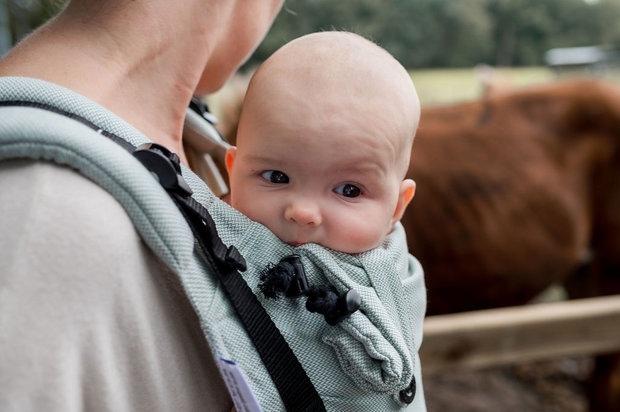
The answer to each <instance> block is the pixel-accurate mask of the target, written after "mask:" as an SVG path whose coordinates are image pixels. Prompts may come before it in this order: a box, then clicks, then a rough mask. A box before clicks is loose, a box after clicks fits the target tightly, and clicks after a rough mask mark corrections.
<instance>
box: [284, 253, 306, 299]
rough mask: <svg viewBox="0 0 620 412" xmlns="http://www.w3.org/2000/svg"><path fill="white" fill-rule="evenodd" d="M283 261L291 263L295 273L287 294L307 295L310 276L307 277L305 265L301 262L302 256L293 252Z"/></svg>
mask: <svg viewBox="0 0 620 412" xmlns="http://www.w3.org/2000/svg"><path fill="white" fill-rule="evenodd" d="M282 262H286V263H288V264H289V265H291V266H292V269H293V273H294V276H293V279H291V285H290V286H289V288H288V290H287V291H286V295H287V296H291V297H297V296H301V295H305V294H306V293H307V292H308V278H307V277H306V271H305V270H304V265H303V264H302V263H301V257H300V256H299V255H295V254H293V255H290V256H286V257H284V258H282V260H281V261H280V263H282Z"/></svg>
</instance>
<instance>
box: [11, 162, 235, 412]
mask: <svg viewBox="0 0 620 412" xmlns="http://www.w3.org/2000/svg"><path fill="white" fill-rule="evenodd" d="M0 233H2V236H0V313H1V314H2V315H0V329H1V330H2V331H3V332H2V334H1V336H0V358H2V359H3V361H2V362H0V388H1V389H0V410H20V409H21V410H24V409H25V410H37V409H45V410H50V411H54V410H76V409H81V408H86V409H89V410H132V409H135V407H136V406H137V405H139V406H140V409H142V408H143V407H144V409H149V410H155V411H157V410H194V409H199V408H200V407H204V406H205V405H207V406H210V407H211V410H230V405H231V404H230V399H229V397H228V395H227V392H226V390H225V389H224V387H223V383H222V382H221V378H220V377H219V375H218V372H217V369H216V367H215V365H214V364H213V360H212V356H211V353H210V349H209V346H208V344H207V342H206V340H205V339H204V337H203V335H202V333H201V330H200V325H199V322H198V319H197V316H196V315H195V313H194V312H193V310H192V308H191V305H190V303H189V302H188V300H187V298H186V297H185V296H184V294H183V293H182V291H181V288H180V285H179V284H178V281H177V280H176V276H175V275H174V274H173V273H171V271H170V270H169V269H168V268H167V267H166V266H165V265H164V264H163V263H162V262H161V261H160V260H159V259H158V258H157V257H156V256H155V255H154V254H153V253H152V252H151V250H150V249H149V248H148V247H147V246H146V244H145V243H144V242H143V241H142V240H141V238H140V236H139V234H138V232H137V231H136V230H135V228H134V226H133V224H132V221H131V219H130V218H129V216H128V215H127V213H126V212H125V210H124V209H123V208H122V206H121V205H120V204H119V203H118V202H117V201H116V199H115V198H114V197H113V196H111V195H110V194H109V193H107V192H106V191H105V190H104V189H102V188H101V187H100V186H98V185H97V184H95V183H93V182H91V181H90V180H89V179H87V178H85V177H84V176H82V175H81V174H79V173H78V172H76V171H74V170H73V169H71V168H68V167H64V166H59V165H56V164H54V163H50V162H43V161H30V160H28V161H25V160H18V161H9V162H2V163H0ZM34 395H36V396H34ZM74 402H81V403H80V404H79V405H77V404H74ZM11 408H13V409H11ZM15 408H16V409H15ZM208 409H209V408H208Z"/></svg>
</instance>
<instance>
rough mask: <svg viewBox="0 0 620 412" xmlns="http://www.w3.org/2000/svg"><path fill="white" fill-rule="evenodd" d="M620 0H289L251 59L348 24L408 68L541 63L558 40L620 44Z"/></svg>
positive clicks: (577, 43)
mask: <svg viewBox="0 0 620 412" xmlns="http://www.w3.org/2000/svg"><path fill="white" fill-rule="evenodd" d="M619 21H620V0H599V1H597V2H591V1H590V2H586V1H585V0H543V1H541V0H467V1H465V0H338V1H333V0H288V1H286V3H285V6H284V10H283V12H282V13H281V14H280V15H279V17H278V18H277V20H276V22H275V24H274V26H273V28H272V30H271V32H270V34H269V35H268V36H267V38H266V39H265V42H264V43H263V44H262V45H261V47H260V48H259V49H258V51H257V52H256V54H255V55H254V56H253V58H252V61H251V64H256V63H257V62H259V61H262V60H264V59H265V58H266V57H267V56H269V55H270V54H271V53H273V51H274V50H275V49H276V48H277V47H279V46H281V45H282V44H284V43H285V42H286V41H288V40H290V39H293V38H295V37H298V36H301V35H303V34H306V33H310V32H313V31H318V30H333V29H336V30H351V31H354V32H356V33H359V34H362V35H364V36H366V37H369V38H371V39H373V40H374V41H376V42H377V43H379V44H380V45H381V46H383V47H385V48H386V49H387V50H388V51H389V52H390V53H392V54H393V55H394V56H395V57H396V58H397V59H398V60H399V61H401V62H402V63H403V64H404V65H405V66H406V67H408V68H421V67H467V66H473V65H475V64H477V63H481V62H484V63H487V64H492V65H502V66H512V65H539V64H543V63H544V61H543V58H544V52H545V51H546V50H548V49H550V48H553V47H570V46H586V45H597V44H611V45H616V46H620V24H618V22H619Z"/></svg>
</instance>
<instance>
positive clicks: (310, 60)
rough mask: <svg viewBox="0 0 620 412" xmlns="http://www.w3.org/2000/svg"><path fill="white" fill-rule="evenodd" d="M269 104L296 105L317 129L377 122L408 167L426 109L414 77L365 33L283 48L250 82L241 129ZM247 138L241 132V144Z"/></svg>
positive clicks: (316, 37) (317, 37)
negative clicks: (419, 98)
mask: <svg viewBox="0 0 620 412" xmlns="http://www.w3.org/2000/svg"><path fill="white" fill-rule="evenodd" d="M265 105H267V106H270V107H273V108H275V107H279V108H281V110H282V115H286V110H289V109H290V108H292V107H294V108H295V110H297V111H301V112H302V113H303V115H304V116H305V117H306V118H309V119H312V121H313V123H314V124H315V125H316V126H317V130H318V129H320V127H319V126H321V125H323V126H324V125H325V124H327V123H329V124H334V125H338V124H340V125H345V124H348V125H350V126H353V125H355V124H360V123H364V124H369V125H372V127H374V128H375V137H376V138H377V139H381V138H384V139H388V140H389V144H390V146H391V150H392V152H393V157H394V161H397V162H398V163H403V165H404V167H403V168H402V169H403V174H404V171H405V170H406V167H407V165H408V163H409V154H410V150H411V144H412V142H413V136H414V135H415V131H416V129H417V126H418V121H419V111H420V105H419V101H418V97H417V94H416V91H415V88H414V86H413V82H412V81H411V78H410V76H409V74H408V73H407V71H406V70H405V68H404V67H403V66H402V65H401V64H400V63H399V62H398V61H397V60H396V59H394V58H393V57H392V56H391V55H390V54H389V53H388V52H387V51H385V50H384V49H383V48H381V47H379V46H378V45H376V44H375V43H373V42H371V41H369V40H367V39H365V38H363V37H361V36H359V35H356V34H353V33H348V32H320V33H313V34H309V35H306V36H303V37H300V38H298V39H295V40H293V41H291V42H289V43H288V44H286V45H285V46H283V47H282V48H280V49H279V50H278V51H276V52H275V53H274V54H273V55H272V56H271V57H270V58H269V59H267V60H266V61H265V62H264V63H263V64H262V65H261V66H260V68H259V69H258V70H257V72H256V73H255V75H254V77H253V79H252V81H251V82H250V86H249V88H248V92H247V94H246V100H245V102H244V109H243V113H242V116H241V122H240V123H241V124H240V129H241V128H242V127H243V126H242V125H243V122H244V117H246V116H251V115H252V112H254V110H255V109H258V107H259V106H260V107H264V106H265ZM259 111H260V110H259ZM255 120H258V119H255ZM240 131H241V130H240ZM243 138H244V134H243V133H240V135H239V139H241V141H239V142H238V143H239V144H242V139H243Z"/></svg>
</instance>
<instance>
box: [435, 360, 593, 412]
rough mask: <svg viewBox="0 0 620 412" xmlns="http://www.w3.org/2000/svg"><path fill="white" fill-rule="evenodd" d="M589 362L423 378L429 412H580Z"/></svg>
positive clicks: (555, 362)
mask: <svg viewBox="0 0 620 412" xmlns="http://www.w3.org/2000/svg"><path fill="white" fill-rule="evenodd" d="M592 365H593V361H592V359H591V358H589V357H579V358H562V359H557V360H551V361H543V362H534V363H526V364H522V365H515V366H508V367H498V368H492V369H485V370H480V371H473V372H453V373H450V374H442V375H436V376H430V377H429V376H425V377H424V392H425V396H426V403H427V407H428V411H429V412H523V411H527V412H586V411H587V410H588V407H587V405H588V404H587V397H586V381H587V377H588V375H589V373H590V371H591V369H592Z"/></svg>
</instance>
